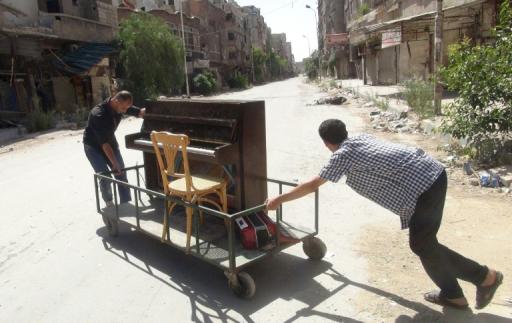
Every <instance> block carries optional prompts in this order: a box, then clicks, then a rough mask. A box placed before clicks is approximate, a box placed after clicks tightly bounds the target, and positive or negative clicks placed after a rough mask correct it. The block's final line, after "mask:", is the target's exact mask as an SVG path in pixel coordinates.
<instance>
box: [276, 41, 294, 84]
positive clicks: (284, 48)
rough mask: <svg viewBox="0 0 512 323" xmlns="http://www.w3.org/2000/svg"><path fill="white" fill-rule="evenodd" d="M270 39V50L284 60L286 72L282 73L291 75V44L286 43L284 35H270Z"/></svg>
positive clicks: (292, 58)
mask: <svg viewBox="0 0 512 323" xmlns="http://www.w3.org/2000/svg"><path fill="white" fill-rule="evenodd" d="M271 37H272V38H271V39H272V41H271V42H272V50H273V51H274V53H276V54H278V55H279V56H280V57H281V58H283V59H285V60H286V71H284V73H285V74H287V75H289V76H291V75H293V73H294V63H295V59H294V57H293V54H292V44H291V43H290V42H287V41H286V34H285V33H280V34H272V35H271Z"/></svg>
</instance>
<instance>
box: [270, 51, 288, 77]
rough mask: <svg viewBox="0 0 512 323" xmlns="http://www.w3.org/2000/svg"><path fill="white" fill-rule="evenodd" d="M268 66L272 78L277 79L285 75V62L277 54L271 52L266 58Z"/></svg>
mask: <svg viewBox="0 0 512 323" xmlns="http://www.w3.org/2000/svg"><path fill="white" fill-rule="evenodd" d="M268 64H269V69H270V75H271V76H272V78H274V79H275V78H279V77H281V76H283V75H284V74H285V72H286V64H287V61H286V59H284V58H282V57H281V56H279V54H276V53H275V52H271V53H270V56H269V57H268Z"/></svg>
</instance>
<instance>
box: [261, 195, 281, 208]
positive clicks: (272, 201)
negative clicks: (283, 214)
mask: <svg viewBox="0 0 512 323" xmlns="http://www.w3.org/2000/svg"><path fill="white" fill-rule="evenodd" d="M265 204H266V205H267V210H269V211H273V210H277V208H278V207H279V205H281V199H280V198H279V196H277V197H273V198H269V199H267V200H266V201H265Z"/></svg>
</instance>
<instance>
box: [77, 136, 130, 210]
mask: <svg viewBox="0 0 512 323" xmlns="http://www.w3.org/2000/svg"><path fill="white" fill-rule="evenodd" d="M84 150H85V155H86V156H87V159H89V162H90V163H91V166H92V168H93V169H94V172H96V173H99V172H108V171H109V168H111V167H112V165H111V163H110V161H109V160H108V158H107V156H105V154H104V153H103V152H101V151H99V150H98V149H96V148H94V147H92V146H89V145H84ZM113 151H114V156H115V157H116V159H117V161H118V163H119V167H121V168H124V161H123V156H121V152H120V151H119V148H114V149H113ZM114 177H115V178H116V179H117V180H120V181H123V182H128V179H127V177H126V172H123V173H122V174H121V175H114ZM100 191H101V197H102V198H103V200H104V201H105V202H111V201H113V196H112V186H111V185H110V182H108V181H106V180H100ZM117 192H118V193H119V202H120V203H125V202H129V201H131V194H130V189H129V188H128V187H126V186H124V185H117Z"/></svg>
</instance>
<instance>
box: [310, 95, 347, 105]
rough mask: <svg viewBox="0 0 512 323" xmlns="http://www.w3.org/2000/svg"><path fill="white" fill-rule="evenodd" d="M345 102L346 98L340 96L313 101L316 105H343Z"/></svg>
mask: <svg viewBox="0 0 512 323" xmlns="http://www.w3.org/2000/svg"><path fill="white" fill-rule="evenodd" d="M345 102H347V98H346V97H344V96H342V95H334V96H330V97H326V98H320V99H318V100H315V104H316V105H323V104H328V105H341V104H343V103H345Z"/></svg>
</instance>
